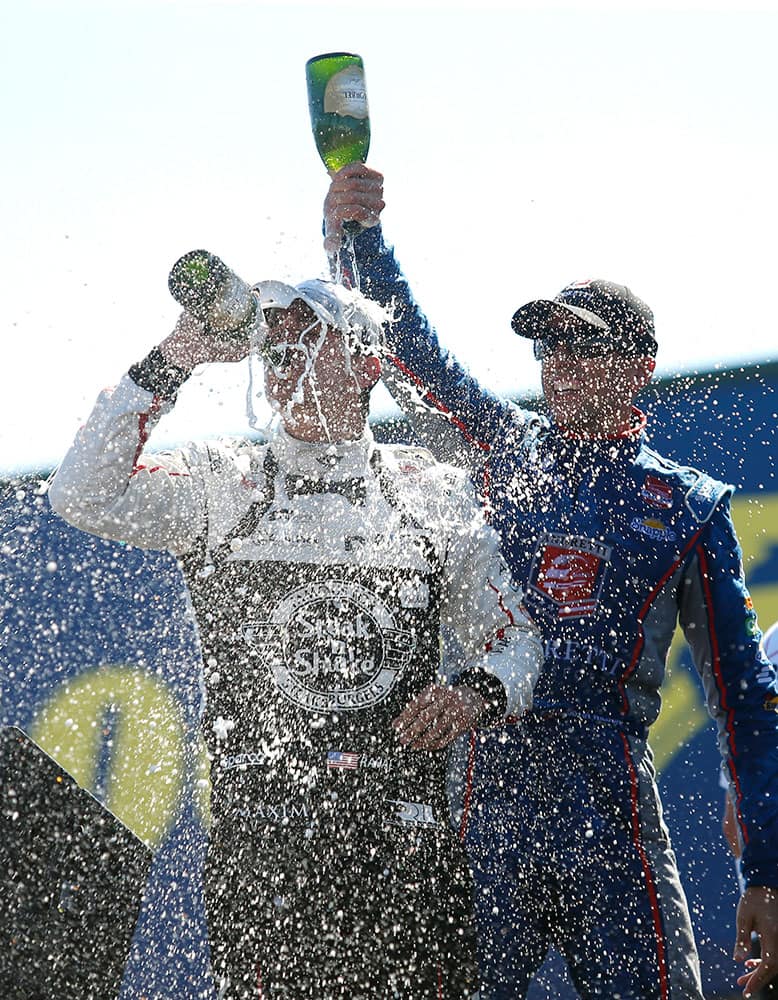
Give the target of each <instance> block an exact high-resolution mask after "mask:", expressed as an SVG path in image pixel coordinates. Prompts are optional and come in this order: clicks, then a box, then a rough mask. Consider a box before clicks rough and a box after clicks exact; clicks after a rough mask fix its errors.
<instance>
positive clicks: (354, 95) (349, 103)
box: [324, 66, 369, 119]
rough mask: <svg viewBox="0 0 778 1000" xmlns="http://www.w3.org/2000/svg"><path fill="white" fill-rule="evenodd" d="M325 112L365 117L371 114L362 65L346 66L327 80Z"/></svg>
mask: <svg viewBox="0 0 778 1000" xmlns="http://www.w3.org/2000/svg"><path fill="white" fill-rule="evenodd" d="M324 113H325V114H328V115H347V116H348V117H349V118H359V119H364V118H367V117H368V115H369V112H368V107H367V90H366V89H365V74H364V71H363V69H362V67H361V66H346V67H345V68H344V69H342V70H340V71H339V72H337V73H335V74H334V75H333V76H331V77H330V79H329V80H328V81H327V86H326V87H325V89H324Z"/></svg>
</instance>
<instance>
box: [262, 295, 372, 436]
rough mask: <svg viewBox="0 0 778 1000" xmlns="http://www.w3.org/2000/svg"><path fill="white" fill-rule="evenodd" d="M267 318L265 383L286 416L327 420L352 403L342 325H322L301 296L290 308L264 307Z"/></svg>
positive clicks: (351, 381) (354, 389)
mask: <svg viewBox="0 0 778 1000" xmlns="http://www.w3.org/2000/svg"><path fill="white" fill-rule="evenodd" d="M265 319H266V321H267V323H268V328H269V332H268V337H267V341H266V343H265V346H264V349H263V352H262V353H263V355H264V361H265V388H266V391H267V396H268V399H269V400H270V402H271V404H272V405H273V407H274V409H276V410H278V411H279V412H280V413H282V414H283V415H284V418H285V420H286V421H287V422H293V423H300V422H302V423H304V424H306V425H308V424H310V425H311V426H313V425H314V424H316V423H317V422H318V423H321V422H322V420H324V421H325V422H326V421H330V420H331V419H332V417H333V415H334V414H335V411H336V410H337V409H338V408H340V409H341V410H343V409H345V408H349V407H352V406H354V404H353V402H352V396H353V397H354V398H355V399H356V400H359V398H360V387H359V386H358V385H357V384H356V380H355V377H354V374H353V363H352V357H351V353H350V351H349V348H348V345H347V342H346V338H345V337H344V335H343V333H342V332H341V331H340V330H337V329H335V328H334V327H328V326H324V325H323V324H322V323H321V322H320V321H319V319H318V318H317V317H316V315H315V314H314V313H313V311H312V310H311V309H310V307H309V306H307V305H306V304H305V303H304V302H302V301H300V300H296V301H294V302H293V303H292V304H291V306H290V307H289V308H288V309H271V310H267V312H266V314H265ZM339 415H340V414H339Z"/></svg>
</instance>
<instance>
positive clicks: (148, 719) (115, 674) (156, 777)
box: [30, 664, 186, 847]
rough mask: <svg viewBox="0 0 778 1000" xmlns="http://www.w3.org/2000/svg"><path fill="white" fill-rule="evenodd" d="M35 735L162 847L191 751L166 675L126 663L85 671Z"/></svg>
mask: <svg viewBox="0 0 778 1000" xmlns="http://www.w3.org/2000/svg"><path fill="white" fill-rule="evenodd" d="M108 720H110V721H108ZM30 735H31V737H32V738H33V739H34V740H35V741H36V743H38V744H39V745H40V746H41V747H43V749H44V750H45V751H46V752H47V753H48V754H50V755H51V756H52V757H54V759H55V760H56V761H57V762H58V763H59V764H61V766H62V767H64V768H65V770H66V771H68V772H69V773H70V774H72V775H73V777H74V778H75V779H76V781H77V782H78V783H79V784H80V785H82V786H83V787H84V788H87V789H89V790H90V791H91V792H93V793H97V794H98V797H99V798H100V799H101V801H103V802H104V804H105V806H106V807H107V808H108V809H110V810H111V812H112V813H114V814H115V815H116V816H118V817H119V819H120V820H121V821H122V822H123V823H124V824H125V825H126V826H128V827H129V828H130V829H131V830H132V831H133V833H134V834H135V835H136V836H138V837H140V839H141V840H144V841H145V842H146V843H147V844H148V845H149V846H150V847H156V846H158V845H159V843H160V841H161V840H162V839H163V837H164V836H165V834H166V833H167V832H168V830H169V828H170V826H171V825H172V824H173V822H174V821H175V818H176V816H177V815H178V811H179V809H180V806H181V799H182V792H183V775H184V754H185V752H186V732H185V729H184V719H183V715H182V711H181V707H180V705H179V704H178V701H177V699H176V697H175V695H174V694H173V692H172V691H171V690H170V688H169V687H168V686H167V685H166V684H165V682H164V681H162V680H160V679H159V678H158V677H155V676H154V675H153V674H150V673H148V672H146V671H144V670H141V669H139V668H138V667H135V666H132V665H129V664H111V665H109V666H101V667H97V668H96V669H93V670H88V671H86V672H84V673H82V674H79V675H78V676H77V677H74V678H71V679H69V680H67V681H65V682H64V683H63V684H62V685H60V687H59V688H57V690H56V691H55V692H54V694H53V695H52V696H51V698H49V700H48V701H47V702H46V704H45V705H44V706H43V707H42V708H41V709H39V711H38V713H37V714H36V717H35V720H34V723H33V726H32V728H31V731H30ZM101 762H102V764H103V767H102V771H103V772H104V774H103V775H101V774H99V773H98V772H99V771H100V770H101V767H100V765H101ZM101 778H104V782H103V781H101ZM98 784H101V786H102V787H100V788H99V789H98V788H97V786H98Z"/></svg>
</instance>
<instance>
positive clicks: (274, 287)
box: [252, 278, 389, 351]
mask: <svg viewBox="0 0 778 1000" xmlns="http://www.w3.org/2000/svg"><path fill="white" fill-rule="evenodd" d="M252 288H253V291H254V292H255V293H256V295H257V296H258V297H259V304H260V306H261V307H262V309H263V310H264V309H288V308H289V307H290V306H291V304H292V303H293V302H295V301H296V300H298V299H299V300H300V301H302V302H304V303H305V304H306V305H307V306H308V307H309V308H310V309H311V310H312V311H313V313H314V315H315V316H317V317H318V319H319V320H320V321H321V322H322V323H325V324H326V325H327V326H332V327H335V329H336V330H341V331H342V332H343V333H345V334H347V335H349V336H353V335H355V336H356V337H357V339H358V341H359V343H360V344H361V345H363V346H364V347H368V348H369V349H371V350H372V351H377V350H379V349H380V347H381V344H382V342H383V333H382V324H383V323H384V322H385V321H386V320H388V319H389V315H388V313H387V311H386V310H385V309H383V308H382V307H381V306H379V305H378V303H377V302H372V301H371V300H370V299H367V298H365V296H364V295H362V293H361V292H358V291H356V290H355V289H353V288H346V287H345V286H343V285H338V284H336V283H335V282H334V281H324V280H322V279H321V278H313V279H311V280H310V281H302V282H300V284H299V285H287V284H284V282H283V281H258V282H257V283H256V284H255V285H253V286H252Z"/></svg>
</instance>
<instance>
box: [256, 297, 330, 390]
mask: <svg viewBox="0 0 778 1000" xmlns="http://www.w3.org/2000/svg"><path fill="white" fill-rule="evenodd" d="M285 313H286V310H285V309H266V310H265V311H264V314H265V322H266V323H267V327H268V334H267V337H266V338H265V342H264V344H263V345H262V350H261V352H260V353H261V357H262V360H263V362H264V363H265V364H266V365H267V366H268V368H270V369H271V370H272V372H273V374H274V375H275V376H276V378H279V379H286V378H288V377H289V375H290V373H291V370H292V367H293V366H294V364H295V361H296V360H297V359H298V358H302V359H304V361H305V362H306V363H308V362H311V361H312V360H313V358H314V357H315V355H316V353H317V352H318V350H319V348H320V347H321V344H322V342H323V340H324V335H325V332H326V331H323V330H322V325H321V322H320V320H319V319H318V318H316V317H314V319H313V322H312V323H311V324H310V326H306V327H305V329H303V330H300V331H299V332H298V333H296V335H295V339H294V340H293V341H290V340H285V339H282V338H284V337H285V336H286V334H285V332H284V330H283V326H282V321H283V317H284V314H285ZM312 315H313V314H312ZM275 338H278V339H275Z"/></svg>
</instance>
